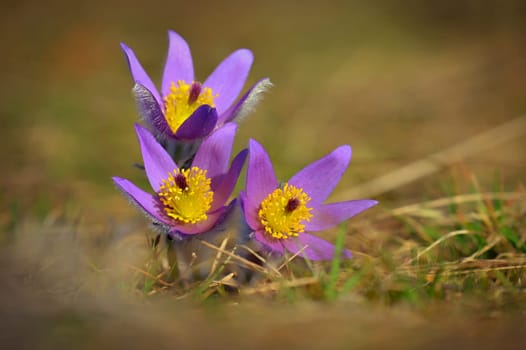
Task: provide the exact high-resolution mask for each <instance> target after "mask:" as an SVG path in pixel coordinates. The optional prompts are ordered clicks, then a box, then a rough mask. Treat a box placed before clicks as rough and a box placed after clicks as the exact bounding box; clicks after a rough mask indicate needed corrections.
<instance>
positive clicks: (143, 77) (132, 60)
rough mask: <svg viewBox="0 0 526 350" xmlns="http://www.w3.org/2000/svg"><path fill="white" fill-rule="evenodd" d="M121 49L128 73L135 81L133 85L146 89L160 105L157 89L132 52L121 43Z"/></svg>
mask: <svg viewBox="0 0 526 350" xmlns="http://www.w3.org/2000/svg"><path fill="white" fill-rule="evenodd" d="M121 48H122V51H124V55H126V59H127V61H128V66H129V68H130V72H131V74H132V76H133V80H134V81H135V83H137V84H141V85H142V86H144V87H145V88H146V89H148V90H149V91H150V92H151V93H152V95H153V97H154V98H155V100H156V101H157V103H158V104H159V105H161V104H162V103H161V102H162V100H161V97H160V96H159V92H158V91H157V88H156V87H155V84H154V83H153V81H152V79H150V77H149V76H148V74H147V73H146V71H145V70H144V68H142V66H141V64H140V63H139V60H138V59H137V57H136V56H135V53H134V52H133V50H132V49H130V48H129V47H128V46H126V45H125V44H124V43H121Z"/></svg>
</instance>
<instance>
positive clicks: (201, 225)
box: [169, 208, 224, 235]
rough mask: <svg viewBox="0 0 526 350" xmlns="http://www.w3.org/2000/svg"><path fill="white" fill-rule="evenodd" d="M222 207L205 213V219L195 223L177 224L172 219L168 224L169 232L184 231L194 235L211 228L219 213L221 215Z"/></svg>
mask: <svg viewBox="0 0 526 350" xmlns="http://www.w3.org/2000/svg"><path fill="white" fill-rule="evenodd" d="M223 212H224V208H222V209H221V210H218V211H216V212H214V213H211V214H210V213H209V214H207V218H206V220H203V221H200V222H198V223H195V224H179V223H177V222H175V221H173V222H172V223H171V224H170V232H169V233H172V234H173V233H177V232H179V233H184V234H186V235H196V234H198V233H203V232H206V231H209V230H211V229H212V228H213V227H214V225H215V224H216V223H217V221H218V220H219V218H220V217H221V215H223Z"/></svg>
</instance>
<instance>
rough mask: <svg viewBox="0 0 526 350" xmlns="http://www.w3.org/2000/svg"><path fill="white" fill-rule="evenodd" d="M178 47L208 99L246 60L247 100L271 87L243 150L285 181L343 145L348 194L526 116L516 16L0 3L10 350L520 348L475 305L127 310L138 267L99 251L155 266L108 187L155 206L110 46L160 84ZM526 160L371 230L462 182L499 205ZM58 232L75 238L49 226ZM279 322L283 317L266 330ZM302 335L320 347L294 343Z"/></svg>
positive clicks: (460, 1) (246, 124) (433, 186)
mask: <svg viewBox="0 0 526 350" xmlns="http://www.w3.org/2000/svg"><path fill="white" fill-rule="evenodd" d="M168 29H173V30H175V31H177V32H179V33H180V34H181V35H182V36H183V37H185V38H186V40H187V41H188V43H189V44H190V47H191V49H192V53H193V56H194V66H195V71H196V76H197V78H198V79H200V80H204V79H205V78H206V77H207V75H208V74H209V73H210V72H211V71H212V70H213V69H214V68H215V66H216V65H217V64H218V63H219V62H220V61H221V60H222V59H223V58H224V57H226V56H227V55H228V54H229V53H230V52H232V51H234V50H235V49H237V48H241V47H246V48H250V49H251V50H252V51H253V52H254V54H255V62H254V65H253V68H252V71H251V74H250V77H249V81H248V82H247V87H248V86H250V85H251V84H252V83H254V82H255V81H257V80H258V79H260V78H262V77H267V76H268V77H270V79H271V80H272V82H273V83H274V85H275V86H274V87H273V88H272V89H271V90H270V91H269V92H268V93H267V94H266V95H265V98H264V100H263V102H262V103H261V104H260V106H259V108H258V109H257V111H256V112H255V113H254V114H253V115H251V116H250V117H249V118H247V119H246V120H244V121H243V123H242V124H241V127H240V130H239V134H238V137H237V140H236V147H237V149H238V150H239V149H241V148H242V147H244V145H246V143H247V141H248V139H249V138H251V137H252V138H256V139H257V140H259V141H260V142H261V143H262V144H263V145H264V146H265V147H266V148H267V150H268V151H269V153H270V155H271V157H272V159H273V161H274V163H275V167H276V169H277V171H278V175H279V176H280V177H281V178H282V179H286V178H288V176H290V175H291V174H293V173H294V172H295V171H297V170H298V169H299V168H300V167H302V166H304V165H305V164H307V163H309V162H311V161H313V160H314V159H317V158H319V157H321V156H322V155H324V154H326V153H328V152H329V151H331V150H332V149H334V148H335V147H337V146H338V145H340V144H344V143H348V144H350V145H352V147H353V152H354V154H353V160H352V162H351V166H350V168H349V170H348V172H347V173H346V174H345V176H344V178H343V179H342V182H341V183H340V185H339V187H338V190H339V192H340V193H345V192H347V191H349V190H351V189H353V188H356V187H359V186H360V185H361V184H364V183H367V181H369V180H371V179H374V178H377V177H379V176H384V175H389V174H391V172H393V171H396V170H397V169H399V168H400V167H402V166H404V165H406V164H410V163H412V162H414V161H417V160H420V159H426V157H428V156H429V155H430V154H434V153H436V152H440V151H441V150H444V149H446V148H448V147H450V146H452V145H455V144H458V143H460V142H463V141H465V140H469V139H470V138H471V137H473V136H475V135H477V134H479V133H481V132H484V131H487V130H491V129H493V128H495V127H497V126H499V125H501V124H503V123H506V122H508V121H510V120H512V119H514V118H517V117H519V116H522V115H524V113H525V112H526V98H525V96H526V41H525V40H524V38H526V2H524V1H521V0H516V1H513V0H511V1H497V0H495V1H478V0H456V1H455V0H444V1H417V0H401V1H396V2H395V1H392V2H391V1H374V2H373V1H351V0H349V1H311V0H303V1H278V0H266V1H253V2H249V1H240V0H231V1H199V0H193V1H191V0H185V1H180V0H170V1H156V0H151V1H137V0H127V1H112V0H106V1H101V0H89V1H87V0H77V1H64V0H46V1H36V0H18V1H14V0H7V1H2V2H1V4H0V50H1V54H0V70H1V71H0V73H1V74H0V77H1V79H2V84H0V120H1V127H0V140H1V142H2V146H3V147H1V148H0V156H1V162H2V171H1V172H0V225H1V226H2V227H3V228H4V227H5V228H7V230H6V232H11V233H13V232H16V235H19V236H20V238H18V237H17V238H18V241H17V244H16V245H15V248H12V246H7V245H6V246H5V247H2V248H3V249H2V250H0V276H2V278H1V280H2V288H0V318H1V319H2V321H1V322H0V341H1V342H2V343H5V342H6V339H7V342H9V341H11V342H12V343H13V344H19V345H20V341H21V340H22V344H26V345H31V346H38V347H39V348H46V346H47V347H48V348H53V349H54V348H60V347H63V348H71V347H72V345H71V344H70V343H69V341H70V340H72V339H74V340H78V342H76V343H75V348H94V347H97V346H98V347H104V348H106V347H108V348H109V347H115V346H121V347H123V346H127V348H130V349H133V348H144V347H146V346H149V347H151V346H152V345H155V347H156V348H173V347H174V341H175V344H182V345H183V346H186V345H188V346H191V345H192V344H193V345H197V347H198V348H210V344H211V343H213V344H215V347H218V346H217V345H219V347H223V345H224V347H227V346H229V347H232V348H235V347H236V345H238V346H239V347H241V348H246V347H248V346H250V347H252V348H259V347H265V348H268V347H267V344H269V343H272V342H274V343H275V344H279V345H280V346H285V345H286V346H294V345H295V346H297V347H300V346H301V347H302V348H308V347H309V346H311V347H312V346H313V344H316V346H317V347H320V346H322V345H323V346H328V345H329V344H332V346H333V347H334V348H342V347H348V345H349V344H355V345H356V346H357V347H360V346H362V347H365V348H381V347H384V346H385V345H386V344H388V345H389V347H391V348H392V347H394V346H396V344H399V345H400V348H404V349H408V348H422V347H423V346H424V344H425V345H426V348H428V349H432V348H443V347H444V344H453V345H455V344H456V345H457V347H459V348H470V347H473V346H474V345H475V344H476V345H477V346H479V348H480V349H482V348H494V347H495V346H500V347H502V346H503V345H504V344H511V346H510V347H508V348H513V346H514V345H517V341H518V339H520V335H521V334H523V331H524V327H523V325H524V322H523V319H522V320H521V319H519V320H517V319H515V318H513V317H512V318H511V319H510V318H507V319H505V321H502V319H500V318H494V316H495V314H494V313H489V312H486V311H485V310H486V309H485V308H484V311H482V312H480V313H477V312H469V310H470V308H469V307H470V306H469V305H468V307H467V309H466V308H463V309H462V311H461V312H459V311H458V310H457V311H455V307H454V306H453V307H452V308H449V307H447V308H443V305H441V304H440V305H438V306H436V307H435V308H434V309H433V307H432V306H431V309H430V310H429V311H428V313H427V314H425V313H416V314H415V313H414V312H411V311H408V310H406V309H404V308H398V309H387V310H386V309H382V308H378V309H377V308H375V307H374V306H373V307H371V306H370V305H368V304H364V303H363V302H362V301H360V300H358V301H357V300H354V299H352V298H353V296H350V298H351V299H349V300H344V301H342V303H340V304H336V305H332V306H327V304H308V303H307V304H306V305H305V304H302V309H301V310H302V311H301V312H299V311H298V309H299V308H295V307H290V306H287V307H283V308H282V307H281V306H280V304H278V307H276V304H270V305H269V304H266V303H262V304H254V305H251V304H248V305H247V304H245V305H243V306H242V308H241V307H240V308H237V306H236V307H232V308H230V306H231V305H230V304H228V305H227V306H226V308H227V311H226V312H224V313H222V314H219V313H217V314H215V313H214V311H213V310H212V311H211V312H210V313H203V312H202V310H201V311H197V312H196V311H195V310H194V309H193V308H192V307H189V306H188V305H182V304H181V303H174V302H173V300H172V299H170V298H168V300H165V301H166V303H160V304H156V305H150V303H149V301H145V302H144V303H142V302H141V301H140V300H139V302H137V298H136V299H132V300H128V299H126V298H123V297H122V291H123V289H122V288H125V287H122V285H121V284H120V282H119V281H122V275H118V274H119V271H120V270H118V268H122V266H121V265H122V263H123V262H125V261H128V260H126V259H124V258H123V257H124V256H126V257H128V256H127V255H126V254H127V253H128V251H127V248H126V247H123V246H124V245H123V244H121V242H120V241H119V240H115V241H113V242H112V244H114V245H113V246H111V245H110V246H108V245H105V241H100V242H98V241H96V239H93V237H95V236H97V235H100V234H101V232H102V233H106V234H107V235H108V236H111V235H113V234H115V235H121V236H123V237H128V233H130V232H131V231H133V232H135V233H137V231H139V235H141V237H140V239H138V240H137V241H136V242H135V243H136V246H138V247H140V248H141V249H143V250H144V249H146V248H145V243H144V237H143V236H144V232H145V231H146V229H145V226H146V220H145V219H144V218H143V217H142V215H141V214H139V213H138V212H137V211H136V210H135V208H132V207H131V206H129V205H128V203H127V202H126V200H125V199H124V198H123V197H122V196H121V194H120V193H118V192H117V191H116V190H115V188H114V187H113V185H112V183H111V177H112V176H115V175H118V176H121V177H127V178H129V179H131V180H133V181H134V182H138V183H142V184H144V187H145V188H146V187H147V183H146V181H145V180H144V176H143V174H142V173H141V172H140V171H137V169H135V168H134V167H133V166H132V164H133V163H134V162H138V161H140V154H139V148H138V145H137V141H136V139H135V135H134V132H133V123H134V122H136V121H137V120H138V114H137V112H136V109H135V104H134V101H133V98H132V95H131V88H132V85H133V83H132V78H131V76H130V74H129V72H128V67H127V65H126V62H125V59H124V56H123V54H122V52H121V51H120V47H119V42H125V43H126V44H127V45H128V46H130V47H131V48H133V49H134V51H135V52H136V54H137V56H138V57H139V59H140V60H141V62H142V64H143V66H144V67H145V69H146V70H147V71H148V72H149V73H150V75H151V77H152V78H153V79H154V81H156V82H160V77H161V73H162V70H163V65H164V60H165V55H166V50H167V45H168V40H167V30H168ZM523 125H524V124H523ZM524 150H526V137H518V138H515V139H513V140H510V141H507V142H504V143H500V144H499V145H498V146H497V147H490V148H488V149H484V150H482V148H481V151H480V152H473V153H472V154H470V155H469V157H464V158H462V159H458V160H456V161H454V162H453V163H451V165H450V166H448V167H445V168H444V169H442V170H441V171H439V172H437V173H434V174H432V176H425V177H421V178H418V179H417V180H416V181H414V182H412V183H410V184H407V185H405V186H398V187H396V188H394V189H393V190H391V191H389V192H386V193H380V194H378V195H375V196H373V197H374V198H377V199H379V200H380V203H381V204H380V206H379V207H377V209H374V210H372V211H370V212H371V214H370V215H373V216H374V215H376V214H378V213H379V212H381V211H382V210H384V209H388V208H392V207H394V206H397V205H401V204H404V203H411V202H420V201H422V200H425V199H429V198H436V197H442V196H444V195H449V194H451V193H448V192H447V191H446V192H444V189H445V188H446V189H447V188H448V186H449V185H448V184H450V183H451V182H456V181H460V182H462V181H464V182H467V183H471V182H472V181H473V179H474V178H476V179H477V181H478V183H479V185H480V188H479V189H478V190H480V191H491V190H493V189H494V188H495V187H494V186H495V181H497V182H501V183H502V186H501V187H500V189H501V190H513V189H515V188H516V187H517V186H519V184H520V183H521V181H522V182H523V181H524V178H525V174H526V153H525V152H524ZM496 178H498V180H495V179H496ZM451 179H453V180H451ZM444 183H445V184H446V185H444ZM336 195H337V194H336ZM339 199H342V198H339ZM65 212H66V213H67V215H62V214H63V213H65ZM62 216H64V217H66V223H64V222H62V221H60V220H56V219H57V218H58V217H62ZM353 222H354V221H353ZM358 222H359V221H358ZM385 231H386V233H387V234H389V235H393V236H396V234H397V232H396V230H391V229H390V228H389V227H387V228H385ZM78 232H81V233H82V232H83V233H84V236H89V237H90V239H91V240H95V243H94V244H95V246H97V247H98V248H101V247H102V248H105V249H106V250H105V253H103V254H101V255H102V257H101V258H100V259H96V258H92V260H89V259H88V258H87V257H93V256H98V255H97V254H93V255H91V254H87V253H86V251H87V250H89V249H90V247H91V245H82V244H79V242H84V241H82V237H81V238H78V237H77V233H78ZM92 233H94V234H93V235H92ZM13 235H14V234H13ZM78 236H82V234H79V235H78ZM6 237H7V235H4V236H3V237H2V241H8V240H9V239H8V238H6ZM77 238H78V239H77ZM135 243H133V244H135ZM97 244H98V245H97ZM137 250H138V249H135V250H133V249H130V251H131V252H132V254H135V252H136V251H137ZM90 253H91V251H90ZM114 267H115V270H116V271H113V268H114ZM86 270H88V272H89V273H87V272H86ZM101 276H102V277H101ZM116 290H117V291H116ZM124 291H126V290H124ZM112 293H114V294H112ZM124 294H126V293H124ZM129 294H131V293H129ZM99 297H100V298H99ZM138 299H140V298H138ZM141 300H142V299H141ZM468 304H469V303H468ZM130 305H133V307H131V306H130ZM233 305H235V304H233ZM269 306H270V308H271V309H272V310H273V311H275V312H274V313H272V314H270V313H268V312H266V311H268V310H269ZM487 307H488V309H491V305H488V306H487ZM509 308H510V309H512V308H513V306H510V307H509ZM222 310H223V311H224V309H222ZM465 310H468V312H465ZM479 311H480V310H479ZM262 315H264V316H265V317H262ZM488 315H489V316H488ZM196 332H197V336H195V335H196ZM192 333H193V335H194V337H192V336H189V334H190V335H191V334H192ZM204 334H208V335H209V336H203V335H204ZM304 334H311V335H312V336H313V337H314V338H315V339H316V341H317V342H318V343H311V342H310V340H309V339H308V338H309V337H302V336H298V335H304ZM378 334H381V335H382V336H378ZM28 335H30V336H28ZM371 335H373V336H371ZM141 337H142V338H143V339H142V341H139V340H140V339H141ZM123 340H126V341H123ZM46 344H47V345H46ZM401 344H404V345H401ZM318 345H319V346H318ZM502 348H506V347H502Z"/></svg>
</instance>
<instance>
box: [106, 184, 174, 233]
mask: <svg viewBox="0 0 526 350" xmlns="http://www.w3.org/2000/svg"><path fill="white" fill-rule="evenodd" d="M113 182H114V183H115V185H116V186H117V187H118V188H119V190H121V191H122V193H124V195H126V197H128V198H129V199H130V200H131V201H132V204H134V205H136V206H138V207H139V209H140V210H141V211H142V212H143V213H144V214H146V215H148V216H149V217H150V218H151V219H152V220H153V221H154V222H156V223H159V224H161V225H169V224H170V221H169V220H168V219H167V218H166V217H164V216H163V215H161V213H160V212H159V208H158V207H157V201H156V200H155V197H153V196H152V195H151V194H149V193H147V192H144V191H143V190H141V189H140V188H139V187H137V186H135V185H134V184H133V183H132V182H131V181H129V180H126V179H122V178H120V177H114V178H113Z"/></svg>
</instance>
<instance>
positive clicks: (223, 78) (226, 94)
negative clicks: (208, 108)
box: [203, 49, 254, 115]
mask: <svg viewBox="0 0 526 350" xmlns="http://www.w3.org/2000/svg"><path fill="white" fill-rule="evenodd" d="M253 61H254V55H253V54H252V52H251V51H250V50H247V49H240V50H237V51H234V52H233V53H232V54H230V56H228V57H227V58H225V59H224V60H223V62H221V63H220V64H219V66H217V68H216V69H215V70H214V71H213V72H212V74H210V76H209V77H208V78H207V79H206V81H205V82H204V84H203V86H205V87H209V88H211V89H212V92H213V93H214V94H218V95H219V96H218V97H217V98H216V99H215V100H214V103H215V106H216V108H217V111H218V113H219V114H220V115H221V114H223V112H225V111H226V110H227V109H228V107H230V105H231V104H232V103H233V102H234V100H235V99H236V98H237V96H238V95H239V93H240V92H241V89H243V85H245V81H246V80H247V77H248V72H249V71H250V67H251V66H252V62H253Z"/></svg>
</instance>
